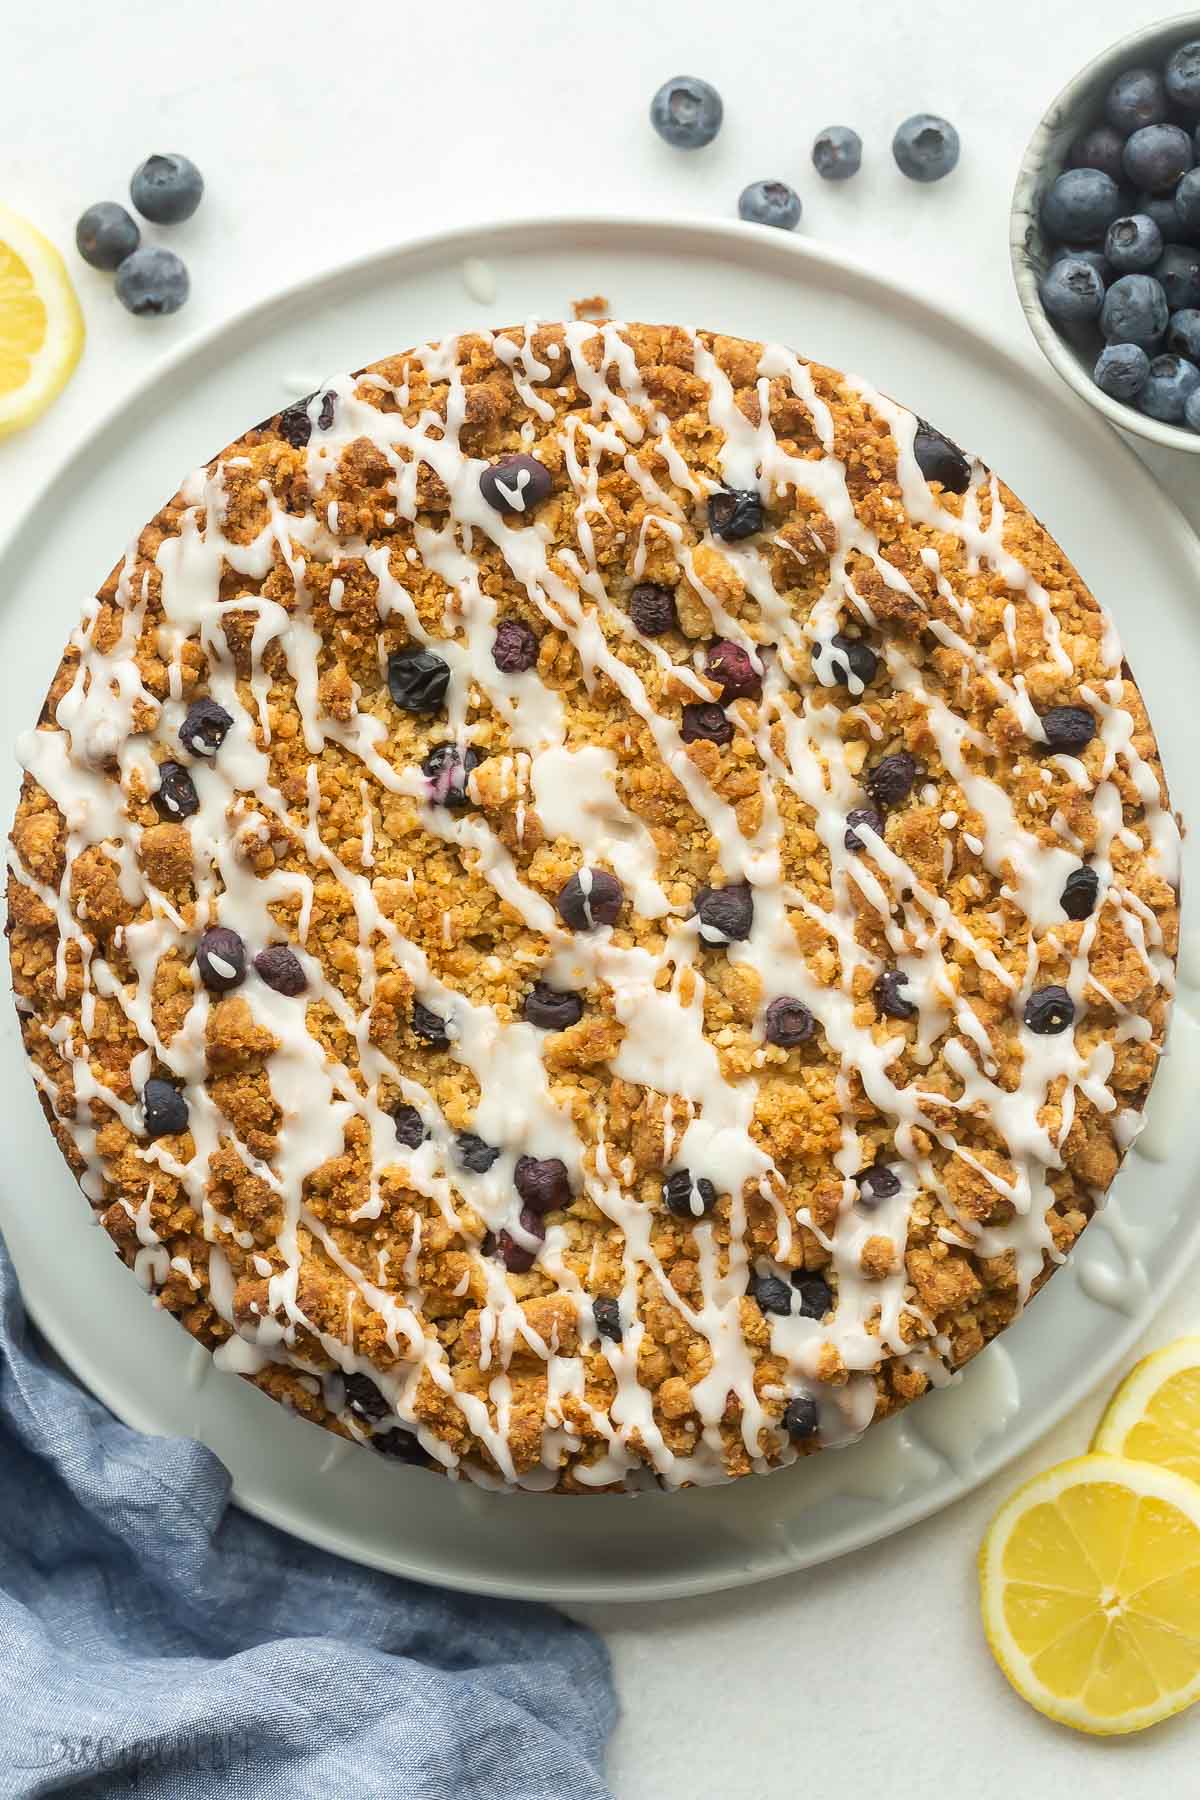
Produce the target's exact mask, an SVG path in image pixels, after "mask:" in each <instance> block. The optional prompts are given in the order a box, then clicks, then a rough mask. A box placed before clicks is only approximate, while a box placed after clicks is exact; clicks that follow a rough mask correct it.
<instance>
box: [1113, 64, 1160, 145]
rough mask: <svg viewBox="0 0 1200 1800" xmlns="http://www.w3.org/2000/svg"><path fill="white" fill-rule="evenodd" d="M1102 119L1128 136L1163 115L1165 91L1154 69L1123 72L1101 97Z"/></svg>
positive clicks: (1125, 70) (1156, 123) (1157, 120)
mask: <svg viewBox="0 0 1200 1800" xmlns="http://www.w3.org/2000/svg"><path fill="white" fill-rule="evenodd" d="M1104 116H1105V118H1106V119H1107V120H1108V122H1109V124H1110V125H1111V126H1112V127H1113V128H1114V129H1115V130H1116V131H1119V132H1121V134H1122V135H1123V136H1124V137H1128V136H1129V133H1130V132H1131V131H1140V130H1141V129H1142V128H1143V126H1146V125H1159V124H1161V123H1162V121H1163V120H1164V119H1165V118H1166V116H1167V91H1166V88H1165V87H1164V85H1163V78H1162V76H1161V75H1160V74H1159V72H1158V70H1157V69H1124V70H1122V72H1121V74H1120V75H1118V76H1117V78H1116V80H1115V81H1114V82H1113V83H1112V85H1111V86H1110V88H1109V90H1108V92H1107V94H1106V95H1105V96H1104Z"/></svg>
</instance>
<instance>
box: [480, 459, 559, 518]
mask: <svg viewBox="0 0 1200 1800" xmlns="http://www.w3.org/2000/svg"><path fill="white" fill-rule="evenodd" d="M552 484H553V477H552V476H551V474H550V471H549V469H548V468H547V467H546V465H545V463H540V462H539V461H538V459H537V457H536V456H527V455H526V454H525V452H524V451H514V452H513V454H512V455H510V456H502V457H500V458H499V460H498V461H496V462H494V463H489V464H488V466H487V468H486V469H484V471H483V473H482V474H481V475H480V477H479V491H480V493H481V494H482V495H483V497H484V499H485V500H486V501H487V503H488V505H489V506H491V507H494V508H495V510H496V511H497V512H499V513H509V514H512V513H516V514H518V515H521V516H524V515H526V514H528V513H531V512H532V511H533V509H534V507H535V506H540V505H541V504H542V501H543V500H545V499H546V497H547V495H548V494H549V492H550V488H551V486H552Z"/></svg>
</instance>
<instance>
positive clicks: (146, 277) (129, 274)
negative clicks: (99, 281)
mask: <svg viewBox="0 0 1200 1800" xmlns="http://www.w3.org/2000/svg"><path fill="white" fill-rule="evenodd" d="M116 287H117V299H118V300H119V301H120V302H121V305H122V306H123V307H124V308H125V309H126V311H127V312H131V313H136V314H137V316H138V318H149V317H153V318H161V317H163V316H164V315H165V314H167V313H173V312H178V311H179V309H180V307H181V306H182V305H183V303H184V301H185V300H186V299H187V297H188V292H189V290H190V287H191V283H190V281H189V280H188V272H187V268H186V267H185V265H184V263H183V262H182V260H181V259H180V258H179V257H178V256H176V254H175V252H174V251H173V250H162V249H160V248H159V246H158V245H157V244H151V245H149V246H148V247H147V248H146V249H144V250H135V251H134V252H133V254H132V256H127V257H126V258H125V261H124V262H123V263H122V264H121V266H120V267H119V268H118V270H117V281H116Z"/></svg>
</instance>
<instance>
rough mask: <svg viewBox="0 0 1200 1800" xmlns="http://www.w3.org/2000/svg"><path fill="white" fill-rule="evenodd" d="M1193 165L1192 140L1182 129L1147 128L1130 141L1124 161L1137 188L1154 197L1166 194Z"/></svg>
mask: <svg viewBox="0 0 1200 1800" xmlns="http://www.w3.org/2000/svg"><path fill="white" fill-rule="evenodd" d="M1194 161H1195V158H1194V156H1193V154H1192V140H1191V137H1190V136H1189V134H1188V133H1187V132H1186V131H1184V129H1183V127H1182V126H1180V125H1144V126H1143V127H1142V129H1141V130H1140V131H1135V132H1134V134H1133V136H1132V137H1131V138H1130V139H1129V140H1128V141H1127V143H1126V145H1125V150H1124V154H1123V155H1122V158H1121V162H1122V166H1123V168H1124V170H1125V174H1126V176H1127V177H1128V179H1129V180H1130V181H1131V182H1132V183H1133V185H1134V187H1139V188H1148V189H1149V190H1150V192H1151V193H1152V194H1165V193H1167V192H1168V191H1169V190H1170V189H1171V188H1173V187H1174V186H1175V183H1176V182H1177V181H1178V180H1179V178H1180V176H1181V175H1186V174H1187V172H1188V170H1189V169H1190V168H1191V166H1192V164H1193V162H1194Z"/></svg>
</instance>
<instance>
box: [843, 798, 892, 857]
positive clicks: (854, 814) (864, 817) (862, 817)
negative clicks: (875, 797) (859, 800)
mask: <svg viewBox="0 0 1200 1800" xmlns="http://www.w3.org/2000/svg"><path fill="white" fill-rule="evenodd" d="M859 825H865V826H866V827H867V829H868V830H869V831H873V832H875V833H876V834H877V836H879V837H882V836H883V815H882V814H881V813H878V812H876V810H875V808H874V807H873V806H854V807H851V809H850V811H849V812H848V813H847V814H846V833H845V836H844V837H843V839H842V842H843V843H844V844H845V846H846V848H847V850H865V849H867V847H868V846H867V842H866V839H865V838H860V837H859V835H858V831H857V829H856V828H857V827H858V826H859Z"/></svg>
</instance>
